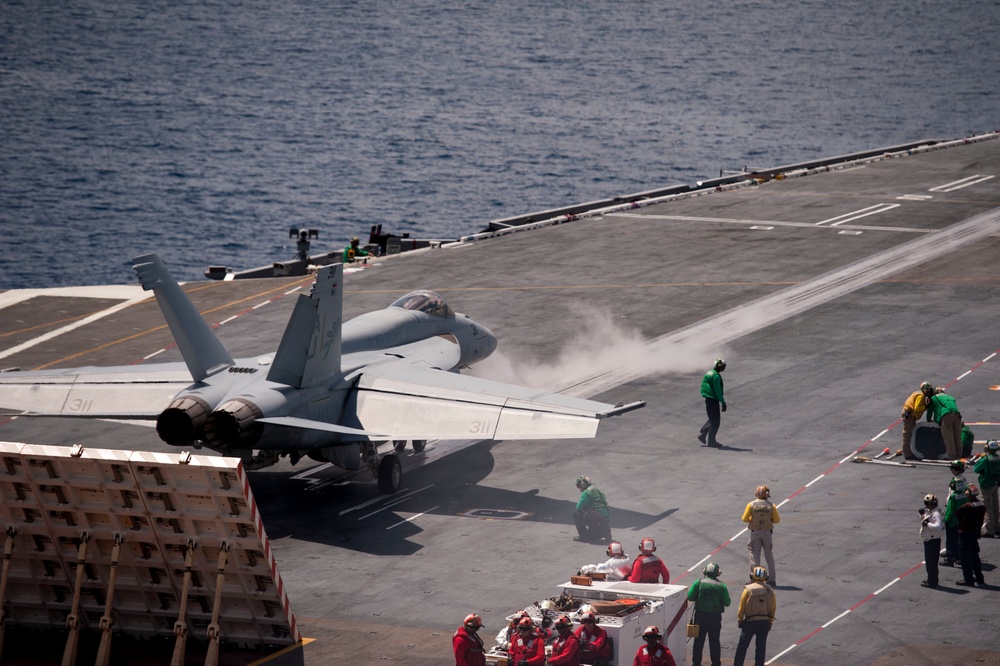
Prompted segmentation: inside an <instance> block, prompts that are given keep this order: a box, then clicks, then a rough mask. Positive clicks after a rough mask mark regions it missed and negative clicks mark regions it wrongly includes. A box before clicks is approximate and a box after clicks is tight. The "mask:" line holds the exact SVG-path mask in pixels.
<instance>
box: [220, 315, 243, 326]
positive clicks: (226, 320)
mask: <svg viewBox="0 0 1000 666" xmlns="http://www.w3.org/2000/svg"><path fill="white" fill-rule="evenodd" d="M234 319H239V315H233V316H232V317H230V318H229V319H223V320H222V321H220V322H219V326H224V325H225V324H228V323H229V322H231V321H232V320H234Z"/></svg>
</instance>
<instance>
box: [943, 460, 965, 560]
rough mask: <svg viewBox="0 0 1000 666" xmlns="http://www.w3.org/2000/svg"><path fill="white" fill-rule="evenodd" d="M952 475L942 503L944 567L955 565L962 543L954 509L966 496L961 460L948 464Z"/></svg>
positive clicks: (962, 502) (963, 501)
mask: <svg viewBox="0 0 1000 666" xmlns="http://www.w3.org/2000/svg"><path fill="white" fill-rule="evenodd" d="M949 469H950V470H951V473H952V474H953V475H954V476H953V477H952V479H951V481H950V482H948V499H947V500H945V504H944V550H945V555H944V565H945V566H946V567H953V566H955V561H956V560H959V561H960V560H961V555H962V544H961V542H960V541H959V539H958V518H957V517H956V516H955V511H957V510H958V507H960V506H962V505H963V504H965V502H966V501H967V499H968V498H967V497H966V495H965V488H966V487H967V486H968V484H967V483H966V482H965V474H964V472H965V464H964V463H963V462H962V461H961V460H956V461H954V462H953V463H951V465H950V466H949Z"/></svg>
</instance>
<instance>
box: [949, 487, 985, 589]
mask: <svg viewBox="0 0 1000 666" xmlns="http://www.w3.org/2000/svg"><path fill="white" fill-rule="evenodd" d="M965 496H966V498H967V501H966V502H965V504H963V505H962V506H960V507H958V509H956V510H955V515H956V517H957V520H958V539H959V542H960V543H961V548H960V553H961V556H962V577H963V580H960V581H957V582H956V583H955V584H956V585H965V586H967V587H972V586H973V585H975V584H976V583H979V584H980V585H986V579H985V578H983V563H982V561H980V559H979V531H980V530H981V529H983V518H984V517H985V516H986V507H985V506H983V503H982V502H980V501H979V488H977V487H976V484H974V483H972V484H970V485H969V487H968V488H966V489H965Z"/></svg>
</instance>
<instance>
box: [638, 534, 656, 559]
mask: <svg viewBox="0 0 1000 666" xmlns="http://www.w3.org/2000/svg"><path fill="white" fill-rule="evenodd" d="M639 551H640V552H641V553H642V554H643V555H652V554H653V553H654V552H655V551H656V542H655V541H653V538H652V537H643V539H642V541H640V542H639Z"/></svg>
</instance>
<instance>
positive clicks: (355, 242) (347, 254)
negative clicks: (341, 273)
mask: <svg viewBox="0 0 1000 666" xmlns="http://www.w3.org/2000/svg"><path fill="white" fill-rule="evenodd" d="M367 256H368V250H365V249H363V248H362V247H361V239H360V238H358V237H357V236H355V237H354V238H352V239H351V242H350V244H349V245H348V246H347V247H345V248H344V253H343V255H342V256H341V258H340V260H341V262H343V263H345V264H352V263H354V262H355V260H357V258H358V257H367Z"/></svg>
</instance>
